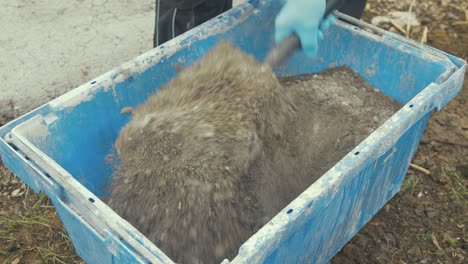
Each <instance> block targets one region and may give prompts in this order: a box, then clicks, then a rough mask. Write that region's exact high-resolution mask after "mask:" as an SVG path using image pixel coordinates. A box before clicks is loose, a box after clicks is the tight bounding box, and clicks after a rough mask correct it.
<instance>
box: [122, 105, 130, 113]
mask: <svg viewBox="0 0 468 264" xmlns="http://www.w3.org/2000/svg"><path fill="white" fill-rule="evenodd" d="M120 113H121V114H132V113H133V108H131V107H130V106H127V107H124V108H122V110H120Z"/></svg>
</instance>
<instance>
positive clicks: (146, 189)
mask: <svg viewBox="0 0 468 264" xmlns="http://www.w3.org/2000/svg"><path fill="white" fill-rule="evenodd" d="M399 107H400V105H399V104H398V103H396V102H395V101H393V100H391V99H390V98H388V97H386V96H384V95H382V94H381V93H379V92H377V91H376V90H374V89H373V88H372V87H371V86H370V85H369V84H368V83H366V82H365V81H364V80H363V79H362V78H361V77H359V76H358V75H357V74H355V73H354V72H352V71H351V70H350V69H348V68H346V67H341V68H335V69H331V70H327V71H323V72H321V73H319V74H316V75H304V76H296V77H291V78H285V79H282V80H278V79H277V78H276V77H275V76H274V75H273V74H272V72H271V70H270V69H269V68H268V67H264V66H261V65H260V64H258V63H257V62H256V61H254V60H253V59H252V58H250V57H248V56H247V55H245V54H244V53H242V52H241V51H240V50H239V49H237V48H234V47H232V46H230V45H228V44H220V45H219V46H217V48H216V49H214V50H213V51H212V52H210V53H209V54H207V55H206V56H205V57H204V58H203V59H202V60H201V61H199V62H197V63H196V64H194V65H193V66H192V67H190V68H188V69H186V70H183V71H182V72H181V73H180V74H179V75H178V76H177V78H175V79H174V80H173V81H172V82H171V83H169V84H168V85H167V86H166V87H164V88H163V89H162V90H161V91H159V92H158V93H157V94H156V95H154V96H152V97H150V98H149V99H148V101H147V102H146V103H145V104H143V105H141V106H140V107H138V108H137V109H136V110H135V112H134V113H133V119H132V121H131V122H130V123H129V124H127V126H125V127H124V128H123V129H122V131H121V133H120V135H119V138H118V139H117V141H116V147H117V149H118V153H119V158H120V160H121V161H122V163H121V164H120V165H119V167H117V168H116V172H115V175H114V178H113V183H112V186H111V192H110V197H109V202H108V203H109V206H110V207H111V208H113V209H114V210H115V211H116V212H117V213H118V214H120V215H121V216H122V217H123V218H124V219H126V220H127V221H129V222H130V223H131V224H132V225H134V226H135V227H136V228H137V229H138V230H139V231H140V232H142V233H143V234H144V235H145V236H147V237H148V239H150V240H151V241H153V242H154V243H155V244H156V246H158V247H159V248H160V249H161V250H162V251H163V252H164V253H166V254H167V255H168V256H169V257H170V258H172V259H173V260H174V261H176V262H178V263H220V262H221V261H222V260H223V259H224V258H228V259H232V258H233V257H234V256H235V255H236V254H237V251H238V248H239V246H240V245H241V244H242V243H243V242H245V241H246V240H247V239H248V238H249V237H250V236H252V235H253V234H254V233H255V232H256V231H257V230H258V229H259V228H260V227H261V226H262V225H264V224H265V223H266V222H267V221H268V220H270V219H271V218H272V217H273V216H274V215H275V214H277V213H278V212H279V210H281V209H283V208H284V206H286V205H287V204H288V203H289V202H291V201H292V200H293V199H294V198H295V197H297V196H298V195H299V194H300V193H301V192H303V191H304V190H305V189H306V188H307V187H308V186H309V185H310V184H312V183H313V182H314V181H316V180H317V179H318V178H319V177H320V176H321V175H322V174H323V173H325V172H326V171H327V170H328V169H330V168H331V167H332V166H333V165H334V164H335V163H336V162H337V161H339V160H340V159H341V158H342V157H343V156H344V155H345V154H346V153H348V152H349V151H350V150H351V149H352V148H354V147H355V146H356V145H358V144H359V143H360V142H361V141H362V140H363V139H364V138H365V137H366V136H368V135H369V134H370V133H372V131H373V130H375V129H376V128H377V127H378V126H379V125H381V124H382V123H383V122H384V121H385V120H386V119H388V118H389V117H390V116H391V115H392V114H393V113H394V112H395V111H396V110H398V108H399Z"/></svg>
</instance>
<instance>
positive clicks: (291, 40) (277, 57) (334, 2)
mask: <svg viewBox="0 0 468 264" xmlns="http://www.w3.org/2000/svg"><path fill="white" fill-rule="evenodd" d="M345 2H346V0H328V1H327V6H326V9H325V14H324V17H326V16H328V15H329V14H330V13H331V12H333V11H334V10H336V9H339V8H340V7H342V6H343V5H344V4H345ZM300 48H301V40H300V39H299V37H298V36H297V34H296V33H292V34H291V35H289V37H287V38H284V39H283V40H282V41H281V43H280V44H278V45H277V46H275V47H273V49H272V50H271V51H270V53H269V54H268V55H267V57H266V59H265V63H266V64H268V65H270V67H272V68H276V67H277V66H278V65H280V64H281V63H282V62H283V61H284V60H285V59H286V58H287V57H289V56H290V55H291V54H292V53H293V52H294V51H295V50H296V49H300Z"/></svg>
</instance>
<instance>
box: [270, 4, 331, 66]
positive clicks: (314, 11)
mask: <svg viewBox="0 0 468 264" xmlns="http://www.w3.org/2000/svg"><path fill="white" fill-rule="evenodd" d="M325 7H326V1H325V0H286V3H285V4H284V6H283V7H282V8H281V11H280V12H279V14H278V16H277V17H276V21H275V41H276V44H279V43H280V42H281V40H283V39H284V38H286V37H288V36H289V35H290V34H291V33H293V32H295V33H296V34H297V35H298V37H299V39H300V40H301V45H302V49H303V51H304V52H305V54H306V55H307V56H310V57H313V56H315V55H317V50H318V42H319V41H320V40H322V39H323V32H324V31H326V30H327V29H328V28H329V27H330V25H331V24H334V23H335V21H336V17H335V15H333V14H329V15H328V16H327V17H326V18H325V19H323V16H324V14H325Z"/></svg>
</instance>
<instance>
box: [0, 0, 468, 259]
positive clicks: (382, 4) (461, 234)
mask: <svg viewBox="0 0 468 264" xmlns="http://www.w3.org/2000/svg"><path fill="white" fill-rule="evenodd" d="M411 2H412V1H410V0H404V1H377V0H370V1H369V5H370V8H369V9H367V10H366V11H365V16H364V18H363V20H365V21H367V22H370V21H371V19H372V18H373V17H375V16H377V15H379V16H382V15H387V14H388V13H389V12H390V11H408V10H409V6H410V4H411ZM466 10H467V5H466V3H465V1H464V0H451V1H447V0H428V1H415V5H414V6H413V8H412V12H414V13H416V15H417V19H418V20H419V21H420V22H421V25H420V26H414V27H412V28H411V33H410V34H409V37H410V38H414V39H416V40H418V41H420V40H421V37H422V35H423V31H424V30H423V29H424V27H427V28H428V34H427V43H428V44H429V45H430V46H433V47H435V48H437V49H441V50H444V51H446V52H449V53H451V54H454V55H455V56H457V57H460V58H463V59H465V60H468V47H467V45H466V43H468V32H467V31H468V27H467V24H468V22H467V21H468V17H467V14H466ZM379 26H380V27H382V28H385V29H388V30H392V31H395V32H398V33H400V34H403V33H402V32H400V31H398V30H397V29H396V28H395V27H392V25H391V24H382V25H379ZM151 31H152V29H151V30H149V32H151ZM148 38H151V35H149V36H148ZM150 44H151V43H149V44H148V45H150ZM467 98H468V76H467V75H465V83H464V87H463V90H462V91H461V93H460V94H459V95H458V96H457V97H456V98H454V99H453V100H452V101H451V102H450V104H449V105H447V107H445V108H444V109H443V110H442V111H441V112H436V113H434V115H433V116H432V117H431V119H430V121H429V125H428V127H427V129H426V131H425V134H424V136H423V139H422V142H421V145H420V146H419V147H418V152H417V153H416V157H415V159H414V160H413V161H412V162H413V163H415V164H417V165H419V166H421V167H424V168H426V169H429V170H430V172H431V174H430V175H426V174H424V173H422V172H421V171H419V170H415V169H410V170H409V172H408V175H407V178H406V180H405V182H404V184H403V186H402V190H401V191H400V192H399V194H397V195H396V196H395V197H394V198H393V199H392V200H391V201H389V203H388V204H387V205H386V206H385V207H384V209H382V210H381V211H380V212H379V213H378V214H377V215H376V216H375V217H374V218H373V219H372V220H371V221H370V222H369V223H368V224H367V225H366V226H365V227H364V228H363V229H362V230H361V231H360V232H359V233H358V234H357V235H356V236H355V237H354V238H353V239H352V240H351V241H350V242H349V243H348V244H347V246H345V247H344V248H343V250H342V251H341V252H339V253H338V254H337V256H336V257H335V258H334V259H333V260H332V263H467V259H468V254H467V253H466V252H467V248H468V234H467V230H466V226H467V224H468V223H467V221H468V220H467V219H468V217H467V213H466V212H467V211H468V202H467V201H468V189H467V188H468V187H467V186H468V161H467V158H466V157H468V148H467V147H466V142H468V126H467V123H468V113H467V112H468V100H467ZM0 101H1V100H0ZM1 105H2V106H3V105H4V104H3V102H2V103H1ZM2 115H3V114H2ZM15 115H17V113H16V114H15ZM10 118H11V114H8V118H6V119H5V120H1V119H0V122H6V121H7V120H9V119H10ZM5 179H8V180H7V181H5ZM14 180H16V181H14ZM0 182H5V185H2V186H0V188H1V189H0V193H1V194H0V195H2V198H1V200H0V263H35V262H37V263H82V261H81V260H80V259H79V257H77V256H76V255H75V253H74V251H73V247H72V246H67V247H64V246H63V245H67V243H70V242H69V240H68V238H67V237H66V232H65V230H64V229H63V226H62V224H61V223H60V220H59V218H58V216H57V214H56V213H55V212H54V211H53V208H52V207H50V202H49V201H48V199H47V198H45V197H41V196H38V195H35V194H34V193H33V192H32V191H31V190H29V191H28V188H27V187H26V186H23V185H22V183H21V181H20V180H19V179H17V178H14V177H13V176H12V175H11V173H10V172H8V171H7V170H6V169H5V168H4V167H1V168H0ZM17 189H20V192H19V193H17V195H18V194H20V195H18V196H17V197H12V195H11V194H12V192H13V191H15V190H17ZM4 193H7V195H6V196H5V195H4ZM34 204H39V205H43V206H36V210H31V208H32V206H31V205H34ZM26 205H28V207H26ZM25 207H26V208H25ZM27 208H29V209H27ZM25 212H28V213H25ZM26 216H27V218H25V217H26ZM37 217H42V219H47V220H48V222H47V223H48V225H49V226H50V227H51V228H41V225H40V224H36V223H35V224H26V223H30V221H26V222H22V221H14V222H16V224H12V225H10V226H9V228H10V229H7V228H5V226H6V223H12V222H11V221H7V219H10V220H12V219H13V220H14V219H16V220H24V219H36V220H37V219H38V218H37ZM61 232H62V234H63V236H62V235H61V236H60V237H57V236H56V234H59V233H61ZM10 245H12V246H10ZM70 245H71V244H70ZM44 248H46V249H49V251H48V252H47V253H46V254H44V253H41V252H45V251H43V250H42V249H44ZM33 260H34V261H35V262H34V261H33Z"/></svg>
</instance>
